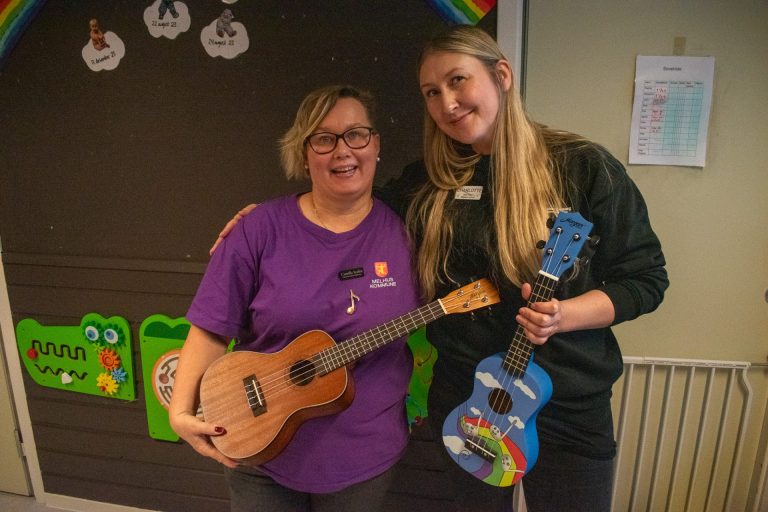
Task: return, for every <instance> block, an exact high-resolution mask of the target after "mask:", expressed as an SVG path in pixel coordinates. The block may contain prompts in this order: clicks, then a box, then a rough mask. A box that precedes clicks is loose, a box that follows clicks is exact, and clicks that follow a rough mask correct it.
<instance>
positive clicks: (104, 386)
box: [96, 373, 118, 395]
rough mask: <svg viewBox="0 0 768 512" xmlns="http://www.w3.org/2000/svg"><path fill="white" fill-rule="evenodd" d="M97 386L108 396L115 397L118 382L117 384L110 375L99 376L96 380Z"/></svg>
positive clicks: (102, 374)
mask: <svg viewBox="0 0 768 512" xmlns="http://www.w3.org/2000/svg"><path fill="white" fill-rule="evenodd" d="M96 385H97V386H98V387H99V389H100V390H102V391H103V392H104V393H106V394H108V395H114V394H115V393H116V392H117V388H118V385H117V382H115V379H113V378H112V376H111V375H110V374H108V373H101V374H99V376H98V377H97V378H96Z"/></svg>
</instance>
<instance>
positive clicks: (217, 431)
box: [213, 427, 226, 434]
mask: <svg viewBox="0 0 768 512" xmlns="http://www.w3.org/2000/svg"><path fill="white" fill-rule="evenodd" d="M213 430H215V431H216V433H217V434H223V433H224V432H226V431H225V430H224V427H216V428H214V429H213Z"/></svg>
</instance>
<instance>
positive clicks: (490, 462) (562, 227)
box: [443, 212, 592, 487]
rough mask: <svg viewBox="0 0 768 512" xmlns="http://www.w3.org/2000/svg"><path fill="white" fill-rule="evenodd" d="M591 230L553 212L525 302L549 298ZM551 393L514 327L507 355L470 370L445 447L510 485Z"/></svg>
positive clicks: (532, 450)
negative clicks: (468, 388) (468, 392)
mask: <svg viewBox="0 0 768 512" xmlns="http://www.w3.org/2000/svg"><path fill="white" fill-rule="evenodd" d="M591 229H592V223H590V222H588V221H586V220H585V219H584V218H583V217H582V216H581V215H579V214H578V213H572V212H562V213H560V214H559V215H558V216H557V218H556V219H555V221H554V224H553V225H552V227H551V231H550V236H549V240H548V241H547V243H546V244H545V245H544V256H543V258H542V265H541V270H540V271H539V274H538V277H537V278H536V283H535V284H534V286H533V291H532V293H531V297H530V299H529V301H528V305H529V306H530V304H531V303H533V302H546V301H549V300H551V299H552V295H553V293H554V291H555V287H556V286H557V283H558V281H559V279H560V276H562V275H563V273H564V272H565V271H566V270H568V269H569V268H571V267H572V266H573V264H574V262H575V260H576V257H577V256H578V254H579V252H580V251H581V248H582V246H583V245H584V243H585V242H586V240H587V238H588V236H589V232H590V230H591ZM551 396H552V381H551V380H550V378H549V375H547V373H546V372H545V371H544V370H543V369H542V368H541V367H540V366H538V365H537V364H536V363H534V362H533V344H532V343H531V342H530V341H528V339H527V338H526V337H525V334H524V330H523V327H522V326H518V327H517V330H516V331H515V336H514V338H513V339H512V343H511V345H510V347H509V350H508V351H507V353H506V354H504V353H503V352H499V353H498V354H495V355H493V356H490V357H488V358H485V359H483V360H482V361H480V363H479V364H478V365H477V367H476V368H475V385H474V389H473V390H472V396H470V397H469V400H467V401H466V402H464V403H463V404H461V405H459V406H458V407H457V408H455V409H454V410H453V411H452V412H451V413H450V414H449V415H448V417H447V418H446V419H445V423H443V444H445V449H446V450H448V454H449V455H450V456H451V458H453V460H455V461H456V463H457V464H458V465H459V466H461V467H462V468H463V469H464V470H465V471H467V472H468V473H471V474H472V475H473V476H474V477H475V478H478V479H479V480H482V481H483V482H485V483H487V484H490V485H493V486H496V487H508V486H510V485H514V484H515V483H517V482H518V481H519V480H520V479H521V478H523V476H525V474H526V473H528V471H530V470H531V468H533V465H534V464H535V463H536V459H537V458H538V456H539V441H538V435H537V434H536V415H537V414H538V413H539V411H540V410H541V408H542V407H544V404H546V403H547V402H548V401H549V399H550V397H551Z"/></svg>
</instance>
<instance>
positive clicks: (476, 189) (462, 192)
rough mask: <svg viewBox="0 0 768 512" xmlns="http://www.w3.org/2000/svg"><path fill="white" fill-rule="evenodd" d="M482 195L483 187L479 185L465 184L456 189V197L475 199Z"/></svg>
mask: <svg viewBox="0 0 768 512" xmlns="http://www.w3.org/2000/svg"><path fill="white" fill-rule="evenodd" d="M482 195H483V187H482V186H480V185H466V186H464V187H461V188H460V189H458V190H457V191H456V199H468V200H470V201H477V200H478V199H480V196H482Z"/></svg>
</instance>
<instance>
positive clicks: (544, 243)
mask: <svg viewBox="0 0 768 512" xmlns="http://www.w3.org/2000/svg"><path fill="white" fill-rule="evenodd" d="M545 245H547V243H546V242H545V241H544V240H539V241H538V242H536V248H537V249H543V248H544V246H545Z"/></svg>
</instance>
